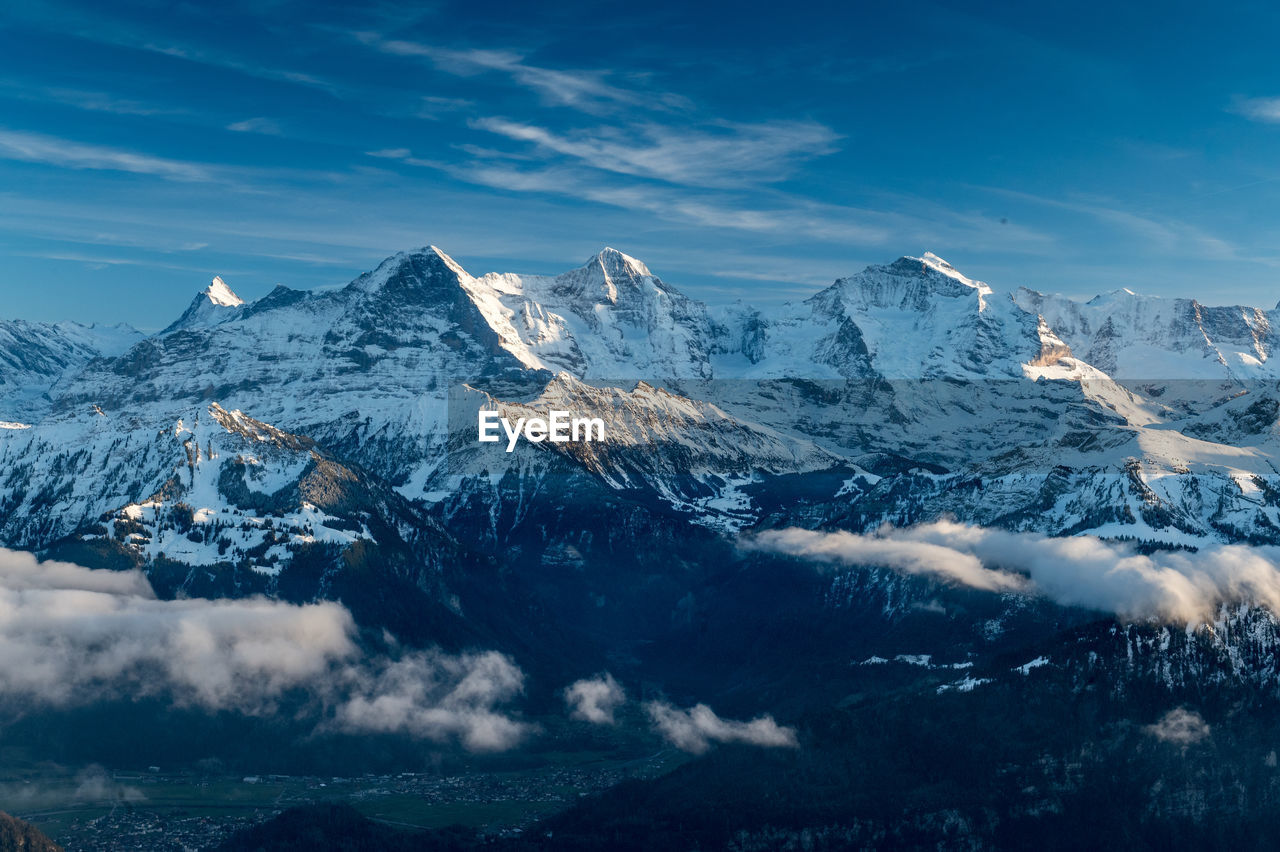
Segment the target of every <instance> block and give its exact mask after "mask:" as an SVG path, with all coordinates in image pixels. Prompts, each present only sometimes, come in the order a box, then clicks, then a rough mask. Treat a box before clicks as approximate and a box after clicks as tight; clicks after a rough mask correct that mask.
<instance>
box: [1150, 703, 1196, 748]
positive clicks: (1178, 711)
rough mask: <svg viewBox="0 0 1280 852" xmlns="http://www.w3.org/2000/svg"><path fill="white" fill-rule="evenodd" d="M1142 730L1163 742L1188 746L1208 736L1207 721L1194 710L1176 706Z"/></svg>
mask: <svg viewBox="0 0 1280 852" xmlns="http://www.w3.org/2000/svg"><path fill="white" fill-rule="evenodd" d="M1143 730H1145V731H1146V732H1147V733H1148V734H1150V735H1151V736H1153V737H1155V738H1156V739H1158V740H1161V741H1163V742H1166V743H1173V744H1174V745H1180V746H1189V745H1193V744H1195V743H1198V742H1200V741H1201V740H1203V739H1205V738H1206V737H1208V736H1209V723H1208V722H1206V721H1205V720H1204V718H1203V717H1202V716H1201V715H1200V714H1199V713H1197V712H1196V711H1194V710H1188V709H1187V708H1185V707H1176V708H1174V709H1173V710H1170V711H1169V712H1168V713H1165V714H1164V715H1163V716H1161V717H1160V720H1159V721H1157V722H1156V723H1155V724H1153V725H1147V726H1146V727H1145V728H1144V729H1143Z"/></svg>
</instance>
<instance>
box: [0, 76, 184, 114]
mask: <svg viewBox="0 0 1280 852" xmlns="http://www.w3.org/2000/svg"><path fill="white" fill-rule="evenodd" d="M0 96H3V97H6V98H14V99H17V100H23V101H39V102H42V103H56V104H62V105H63V106H69V107H74V108H75V109H81V110H86V111H88V112H102V113H110V114H111V115H131V116H138V117H142V118H152V117H157V116H189V115H191V114H192V113H191V112H190V111H189V110H187V109H185V108H183V107H177V106H168V105H161V104H157V103H153V102H150V101H141V100H137V99H135V98H128V97H121V96H119V95H115V94H111V93H110V92H102V91H93V90H88V89H67V88H61V87H56V86H41V85H38V84H34V83H32V82H31V81H30V80H5V81H3V82H0Z"/></svg>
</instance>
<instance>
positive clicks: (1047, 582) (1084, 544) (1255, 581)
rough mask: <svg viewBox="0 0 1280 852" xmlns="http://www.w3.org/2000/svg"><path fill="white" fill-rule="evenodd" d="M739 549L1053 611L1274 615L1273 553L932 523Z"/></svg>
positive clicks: (1277, 556)
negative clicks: (1137, 546) (1026, 598)
mask: <svg viewBox="0 0 1280 852" xmlns="http://www.w3.org/2000/svg"><path fill="white" fill-rule="evenodd" d="M743 546H744V547H746V548H748V549H756V550H764V551H770V552H775V553H785V554H789V555H793V556H800V557H805V558H809V559H816V560H820V561H823V562H832V563H839V564H844V565H862V566H885V567H889V568H894V569H896V570H899V571H902V572H903V573H909V574H924V575H929V576H933V577H935V578H937V579H940V580H943V581H946V582H951V583H956V584H959V585H964V586H970V587H972V588H977V589H985V590H987V591H1000V592H1022V593H1028V594H1042V595H1045V596H1047V597H1049V598H1051V599H1052V600H1054V601H1056V602H1057V603H1060V604H1064V605H1068V606H1082V607H1088V608H1091V609H1099V610H1104V611H1107V612H1114V613H1116V614H1117V615H1121V616H1124V617H1128V618H1159V619H1164V620H1171V621H1178V622H1187V623H1191V622H1197V621H1203V620H1206V619H1209V618H1211V617H1212V615H1213V612H1214V610H1215V609H1216V608H1217V607H1218V606H1219V605H1220V604H1222V603H1224V602H1237V601H1247V602H1251V603H1257V604H1261V605H1263V606H1266V607H1268V608H1270V609H1271V610H1272V611H1273V612H1277V613H1280V552H1278V551H1277V549H1276V548H1262V547H1245V546H1241V545H1209V546H1206V547H1203V548H1201V549H1200V550H1199V551H1198V552H1196V553H1189V552H1181V551H1180V552H1163V551H1162V552H1157V553H1154V554H1152V555H1150V556H1145V555H1142V554H1139V553H1136V552H1134V551H1133V550H1132V548H1129V547H1127V546H1125V545H1121V544H1111V543H1108V542H1104V541H1102V540H1101V539H1098V538H1095V537H1093V536H1072V537H1066V538H1050V537H1047V536H1043V535H1039V534H1035V533H1011V532H1006V531H1004V530H998V529H990V528H983V527H974V526H968V525H965V524H959V523H955V522H952V521H937V522H935V523H930V524H922V525H919V526H915V527H907V528H902V529H893V528H884V529H881V530H879V531H877V532H875V533H871V534H866V535H859V534H854V533H848V532H834V533H822V532H814V531H812V530H802V529H785V530H769V531H766V532H762V533H760V534H758V535H756V536H754V537H752V538H749V539H744V541H743Z"/></svg>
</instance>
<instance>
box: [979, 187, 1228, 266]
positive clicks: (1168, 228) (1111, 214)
mask: <svg viewBox="0 0 1280 852" xmlns="http://www.w3.org/2000/svg"><path fill="white" fill-rule="evenodd" d="M980 189H982V190H984V191H986V192H990V193H992V194H995V195H999V196H1002V197H1004V198H1009V199H1012V200H1015V201H1023V202H1027V203H1030V204H1035V205H1038V206H1041V207H1051V208H1055V209H1058V210H1066V211H1069V212H1072V213H1078V214H1081V215H1083V216H1088V217H1090V218H1092V219H1094V220H1096V221H1097V222H1099V223H1101V224H1103V225H1106V226H1109V227H1115V228H1120V229H1123V230H1124V231H1126V232H1127V233H1129V234H1131V235H1133V236H1135V237H1137V238H1139V239H1141V240H1143V241H1144V242H1145V243H1146V244H1147V245H1148V247H1150V248H1154V249H1158V250H1160V251H1161V252H1166V253H1169V254H1176V255H1195V256H1198V257H1203V258H1207V259H1211V260H1235V259H1238V257H1239V251H1238V249H1237V248H1236V247H1235V246H1234V245H1232V244H1231V243H1230V242H1228V241H1227V240H1225V239H1223V238H1221V237H1218V236H1216V235H1214V234H1211V233H1209V232H1208V231H1206V230H1204V229H1203V228H1201V227H1199V226H1197V225H1192V224H1190V223H1188V222H1183V221H1180V220H1178V219H1174V218H1171V217H1159V216H1155V215H1152V214H1146V213H1138V212H1134V211H1132V210H1129V209H1126V208H1124V207H1122V206H1120V205H1119V204H1117V203H1115V202H1113V201H1110V200H1108V199H1060V198H1046V197H1043V196H1039V195H1033V194H1031V193H1026V192H1019V191H1017V190H1010V189H1003V188H999V187H980Z"/></svg>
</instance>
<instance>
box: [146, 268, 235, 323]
mask: <svg viewBox="0 0 1280 852" xmlns="http://www.w3.org/2000/svg"><path fill="white" fill-rule="evenodd" d="M244 305H245V301H244V299H241V298H240V297H239V296H237V295H236V293H235V291H234V290H232V289H231V288H230V287H228V286H227V282H225V281H223V280H222V276H221V275H215V276H213V280H212V281H210V282H209V286H208V287H205V288H204V289H203V290H201V291H200V293H199V294H198V295H197V296H196V297H195V298H194V299H192V301H191V304H190V305H188V306H187V309H186V310H185V311H183V312H182V316H180V317H178V319H177V321H176V322H174V323H173V325H170V326H169V327H168V328H166V329H165V330H164V331H162V332H161V334H169V333H170V332H174V331H181V330H183V329H191V328H208V327H210V326H215V325H218V324H219V323H221V322H224V321H226V320H228V319H230V318H231V317H232V316H235V315H237V314H238V313H239V312H240V309H241V308H243V307H244Z"/></svg>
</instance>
